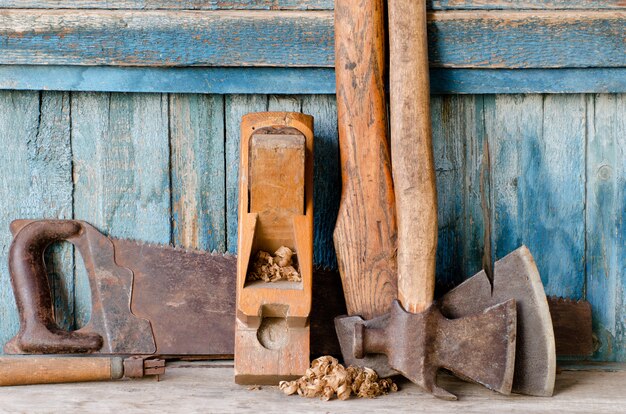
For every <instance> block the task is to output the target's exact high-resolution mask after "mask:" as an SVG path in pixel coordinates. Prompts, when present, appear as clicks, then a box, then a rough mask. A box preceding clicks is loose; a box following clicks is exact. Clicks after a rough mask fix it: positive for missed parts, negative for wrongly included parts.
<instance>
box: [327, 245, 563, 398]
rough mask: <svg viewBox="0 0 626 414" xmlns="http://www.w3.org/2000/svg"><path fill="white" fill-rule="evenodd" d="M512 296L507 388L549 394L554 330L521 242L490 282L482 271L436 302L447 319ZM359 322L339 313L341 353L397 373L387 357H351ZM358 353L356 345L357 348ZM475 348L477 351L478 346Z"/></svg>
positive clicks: (381, 322) (378, 323) (377, 322)
mask: <svg viewBox="0 0 626 414" xmlns="http://www.w3.org/2000/svg"><path fill="white" fill-rule="evenodd" d="M509 299H515V302H516V305H517V338H516V353H515V374H514V378H513V387H512V391H513V392H516V393H520V394H527V395H534V396H546V397H547V396H551V395H552V393H553V391H554V380H555V376H556V352H555V343H554V331H553V328H552V319H551V317H550V310H549V308H548V302H547V298H546V295H545V292H544V290H543V283H542V282H541V278H540V276H539V271H538V270H537V265H536V264H535V261H534V259H533V257H532V255H531V253H530V251H529V250H528V248H527V247H526V246H522V247H520V248H519V249H517V250H515V251H514V252H512V253H510V254H509V255H508V256H506V257H504V258H503V259H501V260H499V261H497V262H496V263H495V266H494V284H493V289H492V285H491V283H490V281H489V278H488V277H487V274H486V273H485V272H484V271H481V272H479V273H477V274H476V275H474V276H473V277H471V278H470V279H468V280H467V281H465V282H464V283H462V284H461V285H459V286H457V287H456V288H455V289H453V290H451V291H450V292H448V293H447V294H446V295H445V296H444V297H443V298H441V299H440V301H439V303H438V306H439V309H440V310H441V313H442V314H443V315H444V316H445V317H446V318H451V319H456V318H463V317H466V316H469V315H475V314H479V313H481V312H483V311H484V310H485V309H487V308H489V307H491V306H493V305H495V304H497V303H500V302H503V301H506V300H509ZM385 318H388V315H385V316H383V317H380V318H376V319H373V320H371V321H368V322H367V324H368V326H372V327H374V328H382V327H384V326H385V325H386V324H387V323H388V321H386V320H385ZM357 323H363V321H362V319H361V318H360V317H358V316H351V317H340V318H337V319H336V320H335V328H336V330H337V335H338V337H339V343H340V345H341V353H342V354H343V357H344V359H345V361H346V363H347V364H351V365H356V366H361V367H364V366H367V367H370V368H372V369H375V370H376V371H377V372H378V373H379V375H380V376H382V377H385V376H392V375H395V374H398V371H397V370H396V369H394V368H397V367H393V366H392V365H391V364H390V362H389V360H388V358H387V356H386V355H381V354H369V355H365V354H362V353H359V352H357V353H356V355H358V356H360V358H357V357H355V352H354V349H355V345H354V339H353V338H354V336H355V335H354V326H355V325H356V324H357ZM357 351H358V346H357ZM479 351H481V350H480V349H479Z"/></svg>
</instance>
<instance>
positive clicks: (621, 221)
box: [586, 95, 626, 361]
mask: <svg viewBox="0 0 626 414" xmlns="http://www.w3.org/2000/svg"><path fill="white" fill-rule="evenodd" d="M588 102H589V104H590V107H591V109H590V117H589V126H588V143H587V145H588V157H587V160H588V161H587V178H588V182H587V199H586V212H587V228H586V241H587V255H586V259H587V269H586V270H587V299H588V300H589V301H591V303H592V309H593V322H594V331H595V333H596V335H597V336H598V339H599V341H600V345H601V346H600V350H599V352H598V353H597V354H596V358H598V359H601V360H614V361H619V360H621V361H623V360H625V359H626V346H625V344H626V97H625V96H624V95H598V96H595V97H592V96H590V97H589V98H588Z"/></svg>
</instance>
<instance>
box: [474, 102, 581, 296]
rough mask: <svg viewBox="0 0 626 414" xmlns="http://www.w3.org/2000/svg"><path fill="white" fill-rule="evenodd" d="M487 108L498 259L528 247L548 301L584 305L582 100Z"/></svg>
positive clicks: (496, 104)
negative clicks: (550, 297) (555, 297)
mask: <svg viewBox="0 0 626 414" xmlns="http://www.w3.org/2000/svg"><path fill="white" fill-rule="evenodd" d="M485 102H486V111H485V129H486V136H487V137H488V140H489V146H490V148H491V161H492V168H491V177H492V189H491V192H492V200H493V201H492V206H493V213H492V214H493V218H492V228H493V249H494V250H493V255H494V258H495V259H499V258H502V257H504V256H505V255H506V254H508V253H509V252H511V251H513V250H514V249H516V248H517V247H519V246H520V245H521V244H526V245H527V246H528V247H529V249H530V251H531V252H532V253H533V255H534V257H535V260H536V262H537V266H538V268H539V272H540V273H541V277H542V280H543V282H544V285H545V289H546V293H547V294H550V295H559V296H566V297H571V298H576V299H578V298H581V297H582V296H583V294H584V291H583V284H584V281H583V280H582V275H584V245H585V242H584V233H585V231H584V228H585V227H584V226H585V224H584V223H585V220H584V193H585V184H584V179H585V173H584V165H585V116H586V112H585V111H586V108H585V104H584V98H583V97H582V96H570V97H568V96H546V97H543V96H541V95H532V96H496V97H490V98H485Z"/></svg>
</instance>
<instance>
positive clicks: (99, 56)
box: [0, 10, 333, 67]
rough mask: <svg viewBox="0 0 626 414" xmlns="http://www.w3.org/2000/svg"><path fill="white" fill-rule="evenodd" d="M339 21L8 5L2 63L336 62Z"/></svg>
mask: <svg viewBox="0 0 626 414" xmlns="http://www.w3.org/2000/svg"><path fill="white" fill-rule="evenodd" d="M332 21H333V14H332V13H331V12H315V11H314V12H297V11H277V12H265V11H246V12H236V11H217V12H212V13H202V12H191V11H177V12H168V11H120V10H114V11H103V10H84V11H76V12H72V13H68V12H67V11H64V10H43V11H42V10H37V11H33V10H10V11H9V10H3V11H0V45H1V48H0V50H1V52H2V53H0V64H69V65H120V66H321V67H324V66H326V67H329V66H332V54H333V50H332V42H333V32H332ZM285 63H287V64H285Z"/></svg>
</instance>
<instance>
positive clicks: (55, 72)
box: [0, 65, 626, 94]
mask: <svg viewBox="0 0 626 414" xmlns="http://www.w3.org/2000/svg"><path fill="white" fill-rule="evenodd" d="M0 89H11V90H14V89H20V90H61V91H91V92H163V93H165V92H171V93H215V94H268V93H274V94H296V93H297V94H334V93H335V72H334V70H333V69H332V68H258V67H257V68H246V67H232V68H223V67H222V68H208V67H203V68H158V67H139V68H137V67H119V66H55V65H52V66H49V65H40V66H33V65H2V66H0ZM625 90H626V87H625Z"/></svg>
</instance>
